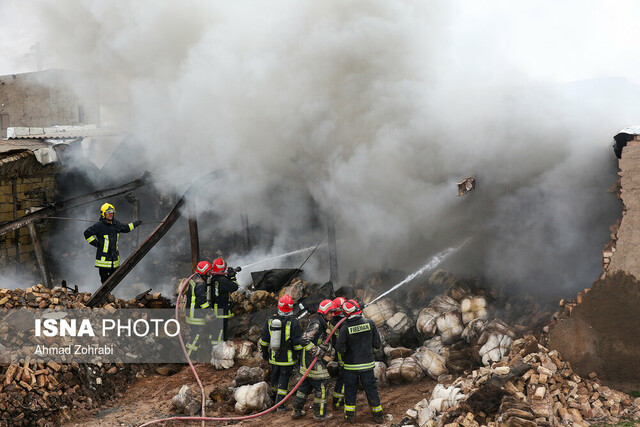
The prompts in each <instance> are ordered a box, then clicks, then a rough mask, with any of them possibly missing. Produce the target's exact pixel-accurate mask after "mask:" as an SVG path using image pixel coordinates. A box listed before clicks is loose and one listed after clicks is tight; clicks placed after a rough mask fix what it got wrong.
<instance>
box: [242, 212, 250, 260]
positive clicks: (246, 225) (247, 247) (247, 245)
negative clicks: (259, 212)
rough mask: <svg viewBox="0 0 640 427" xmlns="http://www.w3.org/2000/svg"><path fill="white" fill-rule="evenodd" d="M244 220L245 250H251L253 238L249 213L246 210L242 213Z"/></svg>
mask: <svg viewBox="0 0 640 427" xmlns="http://www.w3.org/2000/svg"><path fill="white" fill-rule="evenodd" d="M240 221H242V237H243V239H244V250H245V252H249V251H251V240H250V239H249V215H248V214H247V213H246V212H243V213H241V214H240Z"/></svg>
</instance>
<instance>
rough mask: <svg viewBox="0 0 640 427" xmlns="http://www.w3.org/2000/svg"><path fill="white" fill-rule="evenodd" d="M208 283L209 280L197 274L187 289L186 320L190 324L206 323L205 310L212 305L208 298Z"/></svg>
mask: <svg viewBox="0 0 640 427" xmlns="http://www.w3.org/2000/svg"><path fill="white" fill-rule="evenodd" d="M207 291H208V285H207V281H206V280H205V279H204V278H203V277H202V276H201V275H200V274H195V275H194V276H193V278H191V280H189V290H188V291H187V306H186V311H187V312H186V315H185V322H187V323H188V324H190V325H204V324H205V318H204V316H205V311H204V310H203V309H207V308H209V307H210V304H209V301H208V300H207Z"/></svg>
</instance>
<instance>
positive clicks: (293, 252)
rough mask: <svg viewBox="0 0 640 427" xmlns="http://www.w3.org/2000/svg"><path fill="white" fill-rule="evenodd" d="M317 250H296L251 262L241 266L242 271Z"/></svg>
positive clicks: (309, 248) (312, 247) (311, 248)
mask: <svg viewBox="0 0 640 427" xmlns="http://www.w3.org/2000/svg"><path fill="white" fill-rule="evenodd" d="M324 245H326V243H324V244H323V245H320V246H324ZM317 248H318V245H316V246H309V247H308V248H303V249H298V250H296V251H291V252H287V253H286V254H282V255H276V256H274V257H271V258H267V259H262V260H260V261H256V262H253V263H251V264H247V265H243V266H242V269H246V268H248V267H253V266H254V265H257V264H262V263H264V262H268V261H273V260H274V259H278V258H284V257H288V256H291V255H296V254H300V253H303V252H307V251H310V250H315V249H317Z"/></svg>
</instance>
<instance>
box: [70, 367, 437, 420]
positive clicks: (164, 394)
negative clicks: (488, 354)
mask: <svg viewBox="0 0 640 427" xmlns="http://www.w3.org/2000/svg"><path fill="white" fill-rule="evenodd" d="M238 368H239V366H238V365H236V366H234V367H233V368H232V369H228V370H223V371H216V370H215V369H213V367H211V366H208V365H197V366H196V369H197V371H198V375H199V376H200V379H201V380H202V382H203V384H204V386H205V392H206V394H207V395H208V394H209V393H210V392H211V391H212V390H213V389H214V387H215V386H220V385H228V384H230V383H231V381H232V380H233V379H234V377H235V374H236V371H237V370H238ZM184 384H187V385H190V386H193V387H194V389H196V390H198V393H199V387H198V385H197V383H196V381H195V378H194V377H193V373H192V372H191V369H190V368H189V366H188V365H185V366H183V367H182V369H181V370H180V371H179V372H178V373H176V374H174V375H172V376H162V375H159V374H157V373H155V372H151V373H148V374H147V375H146V376H145V377H141V378H139V379H138V380H137V381H135V382H133V383H132V384H130V385H129V386H128V387H126V388H123V389H122V390H120V391H119V393H118V396H114V399H113V400H111V401H110V402H107V403H106V404H104V405H102V406H101V407H100V408H99V409H94V410H91V411H84V412H75V413H74V414H73V419H72V420H69V421H68V422H66V423H64V424H62V425H63V426H65V427H79V426H100V427H105V426H118V425H120V426H139V425H141V424H144V423H145V422H149V421H152V420H155V419H159V418H167V417H171V416H184V415H180V414H177V413H175V411H173V410H172V408H171V399H172V398H173V396H175V395H176V394H178V391H179V390H180V387H182V385H184ZM435 385H436V381H434V380H432V379H430V378H427V379H423V380H421V381H419V382H416V383H411V384H402V385H390V386H383V387H379V388H378V391H379V393H380V399H381V401H382V407H383V408H384V412H385V414H392V415H393V420H392V421H389V422H386V423H385V425H391V424H392V423H393V424H398V423H399V422H400V420H402V418H404V416H405V412H406V411H407V409H409V408H412V407H413V406H414V405H415V404H416V403H418V402H419V401H420V400H422V399H424V398H429V397H431V391H432V390H433V388H434V387H435ZM331 387H333V380H332V381H331ZM329 402H331V397H330V398H329ZM311 403H312V396H309V398H308V399H307V406H310V405H311ZM357 405H358V413H357V421H358V423H357V425H361V426H373V425H376V424H374V423H373V419H372V418H371V414H370V412H369V409H368V405H367V401H366V397H365V394H364V391H360V392H359V393H358V401H357ZM207 416H212V417H237V416H239V415H238V414H236V413H235V412H233V406H231V405H225V404H221V403H216V404H215V407H214V408H213V409H210V410H208V411H207ZM342 417H343V413H342V411H335V412H334V413H333V416H332V418H331V419H330V420H329V421H325V422H320V421H315V420H314V419H313V415H312V410H311V409H310V408H309V409H308V410H307V415H306V416H305V418H303V419H299V420H295V421H292V420H291V413H290V412H271V413H269V414H266V415H264V416H262V417H260V418H256V419H251V420H245V421H239V422H229V424H221V423H219V422H216V423H215V425H231V424H234V425H258V424H260V423H265V422H266V423H269V424H271V425H285V424H288V425H296V426H315V425H321V424H328V425H343V424H345V423H344V422H343V418H342ZM213 424H214V422H208V423H207V425H213ZM156 425H166V426H170V425H176V426H178V425H180V426H199V425H201V423H200V421H193V422H185V421H175V422H167V423H164V424H163V423H160V424H156ZM345 425H346V424H345Z"/></svg>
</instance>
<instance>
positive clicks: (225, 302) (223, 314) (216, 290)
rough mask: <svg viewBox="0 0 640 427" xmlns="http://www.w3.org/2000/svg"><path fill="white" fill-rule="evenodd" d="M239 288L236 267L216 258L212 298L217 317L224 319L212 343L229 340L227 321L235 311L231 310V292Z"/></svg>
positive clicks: (213, 266)
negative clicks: (228, 265)
mask: <svg viewBox="0 0 640 427" xmlns="http://www.w3.org/2000/svg"><path fill="white" fill-rule="evenodd" d="M237 290H238V280H237V279H236V269H234V268H233V267H227V262H226V261H225V260H224V259H223V258H216V259H214V260H213V262H212V263H211V300H212V301H213V310H214V311H215V313H216V318H218V319H222V328H221V330H220V331H218V332H217V333H216V332H214V334H213V336H212V338H211V345H216V344H218V343H219V342H220V341H226V340H227V338H228V337H227V323H228V321H229V319H230V318H231V317H233V313H232V312H231V294H232V293H233V292H235V291H237Z"/></svg>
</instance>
